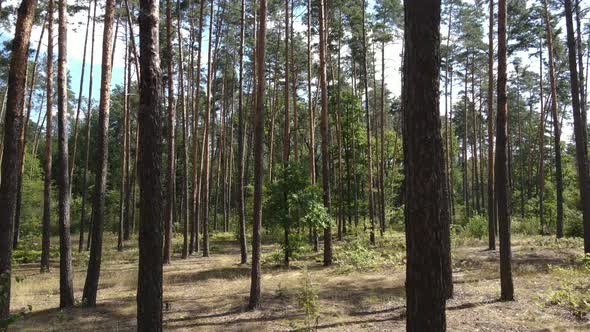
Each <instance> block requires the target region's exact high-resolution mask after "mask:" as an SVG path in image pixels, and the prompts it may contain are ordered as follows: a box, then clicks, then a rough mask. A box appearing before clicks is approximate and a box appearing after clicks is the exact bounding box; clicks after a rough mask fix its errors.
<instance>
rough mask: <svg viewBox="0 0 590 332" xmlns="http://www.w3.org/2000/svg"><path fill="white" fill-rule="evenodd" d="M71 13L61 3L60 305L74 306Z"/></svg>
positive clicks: (59, 79)
mask: <svg viewBox="0 0 590 332" xmlns="http://www.w3.org/2000/svg"><path fill="white" fill-rule="evenodd" d="M67 29H68V26H67V12H66V0H60V1H59V27H58V34H59V37H58V56H57V118H58V122H57V127H58V131H57V136H58V139H57V150H58V169H59V172H58V174H57V187H58V207H59V214H58V215H59V293H60V296H59V306H60V308H64V307H70V306H73V305H74V285H73V281H72V278H73V271H72V243H71V241H70V191H71V188H70V176H69V175H70V174H69V172H68V132H67V129H68V127H67V125H68V123H67V113H68V86H67V67H66V66H67V64H66V59H67Z"/></svg>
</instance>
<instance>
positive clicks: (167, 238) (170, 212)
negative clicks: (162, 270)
mask: <svg viewBox="0 0 590 332" xmlns="http://www.w3.org/2000/svg"><path fill="white" fill-rule="evenodd" d="M166 49H167V54H168V61H167V62H168V63H167V67H166V68H167V74H168V81H167V87H168V111H167V112H168V162H167V165H168V168H167V171H168V172H167V173H166V174H167V176H166V216H165V219H164V264H169V263H170V256H171V255H172V224H173V223H174V207H175V200H174V196H175V195H176V188H175V187H176V185H175V182H176V158H175V131H176V129H175V128H176V105H175V101H174V79H173V78H174V77H173V72H172V61H173V59H172V2H171V1H170V0H166Z"/></svg>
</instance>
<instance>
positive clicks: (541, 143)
mask: <svg viewBox="0 0 590 332" xmlns="http://www.w3.org/2000/svg"><path fill="white" fill-rule="evenodd" d="M539 70H540V73H541V74H540V75H539V91H540V103H541V105H540V106H541V112H540V113H541V117H540V118H539V120H540V123H539V169H538V179H537V181H538V183H539V224H540V227H541V235H543V234H544V233H545V211H544V208H545V205H544V204H543V203H544V195H545V157H544V155H545V105H544V104H543V48H542V47H541V45H539Z"/></svg>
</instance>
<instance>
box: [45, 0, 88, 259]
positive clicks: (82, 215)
mask: <svg viewBox="0 0 590 332" xmlns="http://www.w3.org/2000/svg"><path fill="white" fill-rule="evenodd" d="M93 2H94V11H93V14H92V42H91V44H90V68H92V66H93V65H94V32H95V28H96V0H94V1H93ZM89 74H90V76H89V79H88V102H87V105H88V106H87V107H88V109H87V111H86V147H85V149H84V175H83V177H82V207H81V209H80V239H79V242H78V252H82V246H83V245H84V221H85V220H86V192H87V190H88V188H87V185H88V160H89V156H90V119H91V115H92V82H93V81H92V79H93V71H92V70H90V73H89ZM48 110H49V108H48ZM47 114H48V119H49V113H47ZM48 124H49V123H48ZM88 226H89V227H88V240H90V224H89V225H88Z"/></svg>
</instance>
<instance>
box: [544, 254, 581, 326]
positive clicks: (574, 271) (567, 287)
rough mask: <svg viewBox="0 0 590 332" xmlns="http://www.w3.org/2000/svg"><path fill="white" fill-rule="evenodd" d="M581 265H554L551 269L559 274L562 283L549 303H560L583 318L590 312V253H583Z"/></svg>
mask: <svg viewBox="0 0 590 332" xmlns="http://www.w3.org/2000/svg"><path fill="white" fill-rule="evenodd" d="M578 260H579V261H580V263H581V264H580V265H579V267H577V268H576V267H568V268H563V267H554V266H550V267H549V268H550V269H549V270H550V271H551V272H552V273H553V274H556V275H557V276H558V278H559V279H560V281H561V285H560V287H559V289H558V290H556V291H554V292H553V293H552V294H551V296H550V297H549V303H551V304H554V305H560V306H563V307H565V308H567V309H568V310H570V311H571V312H572V313H573V314H574V315H575V316H576V317H578V318H580V319H582V318H585V317H587V316H588V314H590V283H588V279H589V277H590V255H589V254H586V255H581V256H580V257H579V258H578Z"/></svg>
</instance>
